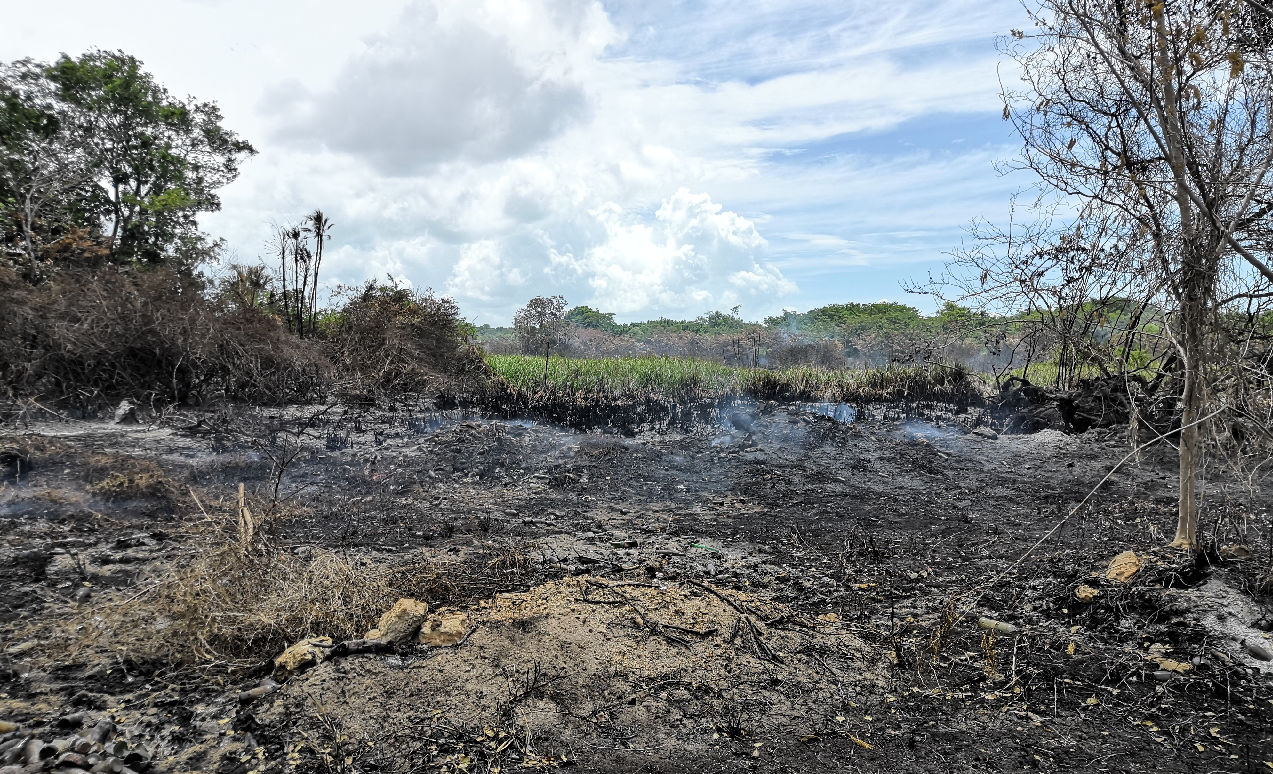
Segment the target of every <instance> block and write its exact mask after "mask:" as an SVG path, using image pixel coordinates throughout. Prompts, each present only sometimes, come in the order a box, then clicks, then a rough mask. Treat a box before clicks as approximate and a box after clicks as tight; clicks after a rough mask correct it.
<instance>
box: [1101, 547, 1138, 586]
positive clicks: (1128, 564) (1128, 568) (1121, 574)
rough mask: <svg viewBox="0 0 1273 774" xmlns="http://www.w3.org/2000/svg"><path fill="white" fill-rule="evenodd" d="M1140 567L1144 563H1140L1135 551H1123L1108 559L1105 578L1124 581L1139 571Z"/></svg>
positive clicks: (1119, 581)
mask: <svg viewBox="0 0 1273 774" xmlns="http://www.w3.org/2000/svg"><path fill="white" fill-rule="evenodd" d="M1142 567H1144V564H1142V563H1141V561H1140V557H1139V556H1136V552H1134V551H1124V552H1123V553H1121V554H1119V555H1118V556H1116V557H1114V558H1113V559H1111V560H1110V561H1109V568H1108V569H1107V570H1105V578H1106V579H1107V580H1112V581H1114V582H1115V583H1126V582H1127V581H1129V580H1131V579H1132V578H1133V577H1134V576H1135V575H1136V573H1138V572H1140V570H1141V568H1142Z"/></svg>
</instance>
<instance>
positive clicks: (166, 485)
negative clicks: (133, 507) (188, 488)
mask: <svg viewBox="0 0 1273 774" xmlns="http://www.w3.org/2000/svg"><path fill="white" fill-rule="evenodd" d="M88 491H89V493H90V494H93V495H96V496H97V497H101V498H102V499H105V500H139V499H142V498H147V499H152V500H153V499H172V498H173V496H174V495H175V494H176V489H175V487H174V486H173V484H172V482H171V481H169V480H168V477H167V476H165V475H163V474H162V473H112V474H110V475H109V476H107V477H106V478H104V479H102V480H101V481H98V482H96V483H94V484H90V485H89V487H88Z"/></svg>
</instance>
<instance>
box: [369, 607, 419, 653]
mask: <svg viewBox="0 0 1273 774" xmlns="http://www.w3.org/2000/svg"><path fill="white" fill-rule="evenodd" d="M428 614H429V606H428V605H427V604H425V603H424V602H420V601H419V600H415V599H399V600H398V601H397V602H395V603H393V607H391V608H389V611H388V612H387V613H385V614H384V615H382V616H380V622H379V623H377V624H376V628H377V629H379V630H380V637H378V638H376V639H385V640H389V641H390V642H396V643H398V644H403V643H406V642H408V641H410V640H411V638H412V637H414V636H415V635H416V632H418V631H420V624H422V623H424V619H425V616H427V615H428Z"/></svg>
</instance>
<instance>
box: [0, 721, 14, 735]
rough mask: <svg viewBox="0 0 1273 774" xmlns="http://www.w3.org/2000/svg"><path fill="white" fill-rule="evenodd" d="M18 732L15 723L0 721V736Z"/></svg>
mask: <svg viewBox="0 0 1273 774" xmlns="http://www.w3.org/2000/svg"><path fill="white" fill-rule="evenodd" d="M17 730H18V724H17V723H10V722H9V721H7V720H0V734H7V733H10V732H12V731H17Z"/></svg>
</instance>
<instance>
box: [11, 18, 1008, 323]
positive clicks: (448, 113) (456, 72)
mask: <svg viewBox="0 0 1273 774" xmlns="http://www.w3.org/2000/svg"><path fill="white" fill-rule="evenodd" d="M9 14H10V18H8V19H7V20H6V26H7V27H9V28H10V31H11V33H12V34H7V35H5V36H4V37H3V38H0V56H3V57H4V58H6V59H15V58H19V57H24V56H32V57H36V58H39V59H51V58H53V57H55V56H56V55H57V54H58V53H59V52H63V51H65V52H69V53H78V52H81V51H84V50H86V49H88V48H90V47H94V46H96V47H100V48H107V49H113V48H121V49H124V50H126V51H128V52H129V53H132V54H134V55H136V56H138V57H139V58H141V59H142V60H144V61H145V62H146V64H147V66H148V68H149V69H150V70H151V71H152V72H153V73H155V75H156V76H157V77H158V78H159V79H160V80H161V81H162V82H163V83H165V84H166V85H168V87H169V88H170V89H171V90H172V91H174V92H176V93H179V94H194V95H196V96H197V97H198V98H200V99H203V100H214V101H216V102H218V103H220V104H221V106H222V108H223V110H224V112H225V115H226V122H227V124H228V125H229V126H230V127H232V128H233V129H235V130H236V131H238V132H239V133H240V134H242V135H243V136H245V137H246V138H248V139H249V140H251V141H252V142H253V143H254V144H255V145H256V147H257V148H258V149H259V150H260V155H259V156H257V157H256V158H254V159H252V160H251V161H249V162H248V163H247V164H246V165H245V169H244V174H243V175H242V177H241V178H240V179H239V180H238V181H237V182H235V183H234V184H232V185H231V186H230V187H228V188H227V189H226V190H225V192H224V196H223V201H224V209H223V211H222V212H219V213H216V214H212V215H209V216H207V217H205V218H204V219H203V221H202V222H203V225H204V227H205V229H206V230H207V231H209V232H210V233H212V234H213V235H215V236H219V237H223V238H225V240H226V241H227V243H228V244H229V245H230V246H231V248H232V252H233V255H234V257H235V259H236V260H239V261H242V262H250V261H254V260H257V258H258V256H259V255H261V254H262V253H263V252H264V248H263V245H264V243H265V240H266V239H267V238H268V234H269V231H270V224H271V223H274V222H286V221H288V220H294V219H297V218H298V217H300V216H301V215H302V214H304V213H305V212H307V211H309V210H312V209H313V208H315V207H321V208H322V209H323V210H324V211H325V212H327V213H328V214H329V216H330V217H331V218H332V220H333V221H334V222H335V223H336V229H335V232H334V233H335V236H334V240H333V242H332V244H331V246H330V247H329V248H328V255H329V258H328V260H327V262H326V265H327V269H328V274H327V277H326V279H327V281H328V282H330V283H332V284H335V283H339V282H346V283H352V282H358V281H361V280H363V279H366V278H368V277H373V276H380V277H383V276H384V275H385V274H392V275H393V276H395V277H398V278H400V279H404V280H407V281H409V282H411V283H412V284H415V285H418V286H428V287H432V288H434V289H435V290H437V291H439V292H443V293H447V294H450V295H452V296H454V297H455V298H456V299H457V300H458V301H459V302H460V304H461V307H462V308H463V309H464V311H465V313H466V314H467V315H468V316H469V317H470V319H473V320H475V321H477V322H479V323H481V322H489V323H492V324H500V323H503V322H506V321H507V320H509V319H510V318H511V316H512V313H513V311H514V310H515V309H516V308H517V307H518V306H520V305H521V304H522V303H523V302H524V301H525V300H526V299H527V298H529V297H531V296H533V295H537V294H541V293H561V294H563V295H565V296H566V297H567V299H568V300H569V301H570V302H571V303H572V304H582V303H587V304H590V305H593V306H598V307H601V308H603V309H606V310H609V311H615V312H617V313H618V316H619V318H620V319H623V320H633V319H644V318H647V317H658V316H671V317H685V316H695V315H698V314H701V313H703V312H705V311H708V310H710V309H727V308H730V307H732V306H735V305H740V306H741V307H742V313H743V315H744V316H745V317H748V318H751V319H758V318H760V317H763V316H765V315H769V314H774V313H777V312H778V311H780V310H781V309H783V308H797V309H802V310H803V309H808V308H810V307H813V306H818V305H822V304H826V303H835V302H845V301H875V300H879V299H883V298H888V299H890V300H902V301H906V302H908V303H913V304H915V305H917V306H920V307H921V308H924V309H928V308H931V302H929V301H928V300H927V299H925V298H922V297H916V296H908V295H906V294H905V293H904V292H903V291H902V289H901V285H902V283H904V282H906V281H907V280H922V279H923V278H924V277H925V276H926V275H927V274H928V272H930V271H933V272H936V271H939V270H940V267H941V263H942V260H943V254H944V253H945V252H946V251H948V250H950V249H952V248H954V247H956V246H957V245H958V244H959V242H960V240H961V239H962V238H963V231H962V229H963V227H964V226H965V225H966V224H967V223H968V222H969V221H970V220H971V219H972V218H974V217H987V218H991V219H997V218H1000V217H1002V215H1003V214H1004V213H1005V212H1006V211H1007V206H1008V199H1009V196H1010V195H1011V193H1012V192H1013V191H1014V190H1017V189H1020V188H1023V187H1026V186H1028V185H1030V183H1031V182H1032V181H1030V180H1025V179H1014V178H1013V177H1011V176H1010V177H1007V178H1003V177H1000V176H999V175H998V174H997V173H996V172H995V168H994V162H995V161H996V160H1004V159H1009V158H1011V157H1012V156H1013V154H1014V153H1015V152H1016V148H1017V143H1016V142H1015V141H1014V139H1013V137H1012V136H1011V134H1010V131H1009V129H1008V126H1007V124H1005V123H1004V122H1003V121H1001V120H1000V118H999V113H1000V110H1001V104H1000V102H999V99H998V91H999V80H998V79H999V77H1000V74H999V68H1001V67H1003V66H1004V65H1003V64H1002V63H1001V62H1000V59H999V57H998V56H997V54H996V52H995V49H994V39H995V36H997V35H1001V34H1004V33H1006V32H1007V31H1008V30H1009V29H1010V28H1011V27H1013V26H1021V23H1022V15H1023V14H1022V12H1021V10H1020V7H1019V5H1018V4H1017V3H1016V2H1015V1H1012V2H963V1H951V2H942V1H940V0H938V1H936V2H927V3H923V4H921V3H915V2H899V3H878V2H862V1H859V0H847V1H845V0H841V1H840V2H814V1H812V0H806V1H803V2H783V3H778V2H763V1H762V2H752V3H737V2H716V1H715V0H708V1H699V2H676V1H674V0H667V1H663V2H660V1H659V0H653V1H652V2H589V1H585V0H463V1H461V0H367V2H362V3H359V4H357V5H356V7H355V4H348V3H336V2H309V3H300V2H293V1H292V0H278V1H277V2H271V3H268V4H262V3H259V2H247V0H197V1H195V0H183V1H180V2H159V0H145V1H144V2H143V1H140V0H133V1H131V2H130V1H127V0H126V1H125V2H122V3H119V4H114V5H112V6H111V7H109V8H104V7H103V4H100V3H92V2H86V1H85V0H49V1H48V2H45V3H41V4H34V3H32V4H25V5H24V6H23V7H20V8H17V9H12V10H11V11H10V12H9Z"/></svg>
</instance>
